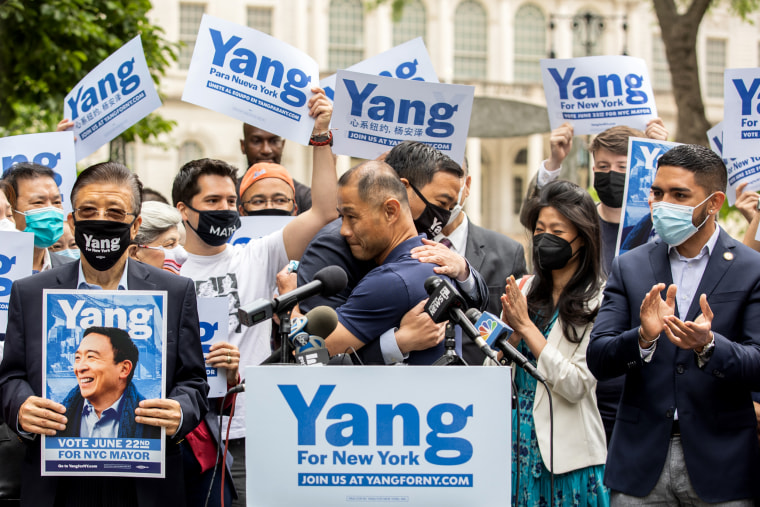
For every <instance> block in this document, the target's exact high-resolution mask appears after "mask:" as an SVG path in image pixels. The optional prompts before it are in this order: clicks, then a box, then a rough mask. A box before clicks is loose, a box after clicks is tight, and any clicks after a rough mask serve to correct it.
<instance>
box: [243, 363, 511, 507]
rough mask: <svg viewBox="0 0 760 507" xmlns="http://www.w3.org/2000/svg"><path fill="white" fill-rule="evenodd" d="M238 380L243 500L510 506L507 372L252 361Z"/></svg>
mask: <svg viewBox="0 0 760 507" xmlns="http://www.w3.org/2000/svg"><path fill="white" fill-rule="evenodd" d="M246 386H247V389H246V413H247V414H248V416H247V421H246V426H247V428H246V470H247V474H246V481H247V483H246V488H247V491H248V492H249V493H248V498H249V500H248V505H266V506H268V507H279V506H282V507H286V506H288V507H289V506H292V505H310V506H312V507H319V506H325V507H328V506H329V507H336V506H340V505H357V504H366V503H373V504H396V503H403V504H404V505H436V506H439V507H445V506H452V507H453V506H457V507H458V506H461V505H467V504H470V503H472V500H473V499H474V498H477V499H478V500H477V504H478V505H479V506H480V507H490V506H497V505H498V506H503V505H509V504H510V498H509V495H510V493H509V492H510V489H511V488H510V484H511V477H510V472H511V465H510V463H511V450H510V449H511V424H510V416H511V403H510V370H509V369H508V368H497V367H491V368H487V367H483V368H467V367H461V368H435V367H433V368H431V367H428V366H418V367H415V366H409V367H398V368H393V367H387V366H356V367H353V366H344V367H341V368H322V367H303V366H250V367H248V368H247V369H246ZM464 386H472V388H471V389H468V388H465V387H464ZM478 386H488V387H489V388H488V389H478V388H477V387H478Z"/></svg>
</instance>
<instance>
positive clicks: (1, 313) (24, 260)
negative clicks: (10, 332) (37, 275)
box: [0, 231, 34, 333]
mask: <svg viewBox="0 0 760 507" xmlns="http://www.w3.org/2000/svg"><path fill="white" fill-rule="evenodd" d="M33 253H34V234H32V233H31V232H13V231H2V232H0V333H5V329H6V328H7V327H8V301H9V300H10V297H11V285H13V282H15V281H16V280H18V279H20V278H24V277H25V276H29V275H31V274H32V255H33Z"/></svg>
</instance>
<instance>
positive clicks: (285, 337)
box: [277, 306, 295, 364]
mask: <svg viewBox="0 0 760 507" xmlns="http://www.w3.org/2000/svg"><path fill="white" fill-rule="evenodd" d="M292 309H293V307H292V306H288V307H286V308H283V309H282V310H280V311H278V312H277V318H278V319H279V320H280V330H279V333H278V334H279V335H280V363H281V364H288V363H294V362H295V358H294V357H293V346H292V345H291V344H290V312H291V310H292Z"/></svg>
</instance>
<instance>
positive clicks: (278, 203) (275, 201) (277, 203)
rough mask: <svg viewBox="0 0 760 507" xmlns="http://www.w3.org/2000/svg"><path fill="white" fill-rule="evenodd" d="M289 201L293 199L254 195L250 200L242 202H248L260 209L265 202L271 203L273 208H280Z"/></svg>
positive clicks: (263, 206)
mask: <svg viewBox="0 0 760 507" xmlns="http://www.w3.org/2000/svg"><path fill="white" fill-rule="evenodd" d="M291 202H293V199H290V198H289V197H273V198H271V199H264V198H263V197H254V198H253V199H251V200H250V201H245V202H244V203H243V204H249V205H251V206H253V208H254V209H262V208H265V207H266V206H267V204H269V205H272V206H273V207H275V208H282V207H285V206H288V205H289V204H290V203H291Z"/></svg>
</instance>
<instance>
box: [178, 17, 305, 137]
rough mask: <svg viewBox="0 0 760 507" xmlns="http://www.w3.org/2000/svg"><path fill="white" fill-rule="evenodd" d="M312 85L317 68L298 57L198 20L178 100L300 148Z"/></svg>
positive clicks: (271, 42)
mask: <svg viewBox="0 0 760 507" xmlns="http://www.w3.org/2000/svg"><path fill="white" fill-rule="evenodd" d="M318 83H319V66H318V65H317V62H316V61H315V60H314V59H313V58H311V57H310V56H309V55H307V54H306V53H304V52H303V51H300V50H298V49H296V48H294V47H293V46H291V45H289V44H286V43H285V42H282V41H280V40H278V39H275V38H274V37H272V36H270V35H267V34H265V33H263V32H259V31H258V30H254V29H253V28H248V27H247V26H243V25H238V24H235V23H231V22H229V21H225V20H223V19H219V18H215V17H213V16H209V15H208V14H204V15H203V19H201V26H200V29H199V31H198V38H197V40H196V42H195V49H194V50H193V58H192V60H191V61H190V68H189V69H188V71H187V81H186V82H185V90H184V92H183V94H182V100H183V101H185V102H189V103H191V104H195V105H198V106H201V107H205V108H207V109H211V110H212V111H216V112H218V113H222V114H225V115H227V116H231V117H232V118H236V119H238V120H240V121H242V122H245V123H249V124H251V125H255V126H257V127H259V128H261V129H264V130H266V131H268V132H271V133H273V134H277V135H278V136H280V137H284V138H285V139H290V140H292V141H294V142H296V143H299V144H303V145H306V144H308V143H309V137H310V136H311V132H312V129H313V128H314V118H312V117H311V116H309V105H308V102H309V98H311V96H312V92H311V88H312V87H314V86H318Z"/></svg>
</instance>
